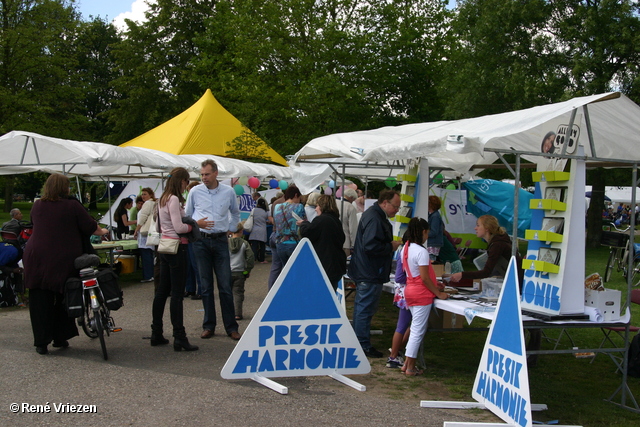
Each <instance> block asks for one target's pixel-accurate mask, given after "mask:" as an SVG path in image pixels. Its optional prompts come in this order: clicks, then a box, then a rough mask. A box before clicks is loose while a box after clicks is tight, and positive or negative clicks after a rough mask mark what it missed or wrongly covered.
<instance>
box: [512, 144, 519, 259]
mask: <svg viewBox="0 0 640 427" xmlns="http://www.w3.org/2000/svg"><path fill="white" fill-rule="evenodd" d="M515 181H516V182H515V185H514V190H513V191H515V193H514V194H513V230H512V231H513V244H512V245H511V256H516V253H517V252H518V209H519V205H520V203H519V202H520V201H519V197H520V154H516V169H515Z"/></svg>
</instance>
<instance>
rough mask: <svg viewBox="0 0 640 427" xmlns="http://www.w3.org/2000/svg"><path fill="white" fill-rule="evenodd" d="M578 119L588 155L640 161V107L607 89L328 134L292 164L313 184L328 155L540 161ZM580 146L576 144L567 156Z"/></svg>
mask: <svg viewBox="0 0 640 427" xmlns="http://www.w3.org/2000/svg"><path fill="white" fill-rule="evenodd" d="M571 123H573V125H574V126H573V129H574V135H573V136H574V137H579V140H580V143H581V144H584V146H585V155H586V157H587V159H588V160H604V161H616V162H626V163H633V162H635V161H638V162H640V151H637V150H634V148H635V147H638V146H640V107H639V106H638V105H636V104H635V103H634V102H633V101H631V100H630V99H629V98H627V97H626V96H624V95H622V94H620V93H606V94H601V95H593V96H585V97H578V98H573V99H571V100H569V101H565V102H560V103H556V104H549V105H543V106H539V107H533V108H528V109H525V110H519V111H512V112H508V113H503V114H494V115H489V116H482V117H475V118H471V119H463V120H454V121H440V122H431V123H416V124H410V125H404V126H396V127H384V128H380V129H373V130H367V131H358V132H349V133H340V134H333V135H327V136H323V137H319V138H316V139H313V140H312V141H310V142H309V143H308V144H306V145H305V146H304V147H303V148H302V149H300V150H299V151H298V152H297V153H296V154H295V155H294V157H293V159H292V162H291V165H292V166H294V167H295V168H294V176H295V178H296V183H297V184H298V186H299V187H301V188H302V187H304V189H305V190H306V189H307V186H311V185H313V184H314V183H315V182H317V181H318V180H320V178H321V177H320V176H318V175H317V174H318V173H319V172H320V173H324V174H326V175H325V176H324V177H323V178H324V179H328V178H329V176H330V175H331V173H332V172H333V171H332V169H331V168H330V167H325V168H324V169H321V168H318V167H316V166H314V167H312V168H310V167H309V166H308V165H307V166H305V165H304V163H305V162H318V161H320V160H321V159H322V160H324V161H329V160H330V161H331V162H332V163H334V164H349V165H352V164H354V163H355V164H358V163H359V164H360V165H361V166H362V167H364V166H365V165H367V166H369V167H370V166H371V165H387V164H390V163H392V162H403V161H406V160H407V159H413V158H427V159H428V161H429V166H430V167H431V168H436V169H440V168H442V169H451V170H453V171H456V172H457V173H458V174H464V173H466V172H468V171H470V170H471V169H472V168H473V167H474V166H475V165H479V164H485V165H486V164H491V163H493V162H494V161H495V160H496V159H498V158H499V154H498V152H499V151H502V152H507V151H512V152H514V153H516V152H519V153H521V154H522V157H523V158H525V159H527V160H532V161H535V158H536V156H540V153H541V143H542V140H543V138H544V137H545V135H546V134H547V133H548V132H550V131H553V132H555V133H557V134H558V137H566V135H562V131H563V130H564V131H566V129H567V128H568V127H569V124H571ZM576 131H577V132H578V134H575V132H576ZM573 149H575V145H574V146H573V147H572V148H570V149H569V150H567V152H566V153H565V154H567V155H571V154H573ZM555 154H556V156H554V157H557V156H558V153H555ZM361 171H362V170H361ZM354 175H357V174H355V173H354ZM316 185H317V184H316ZM303 192H304V191H303Z"/></svg>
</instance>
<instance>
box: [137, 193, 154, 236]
mask: <svg viewBox="0 0 640 427" xmlns="http://www.w3.org/2000/svg"><path fill="white" fill-rule="evenodd" d="M147 202H149V203H151V204H152V205H153V206H152V207H151V209H152V212H151V213H150V214H149V215H147V220H146V221H145V222H144V224H143V225H142V227H141V228H140V234H141V235H143V236H146V235H148V234H149V230H153V229H154V228H155V222H154V223H153V226H152V218H153V212H154V211H155V209H154V208H155V202H154V201H153V200H147ZM143 209H144V208H143Z"/></svg>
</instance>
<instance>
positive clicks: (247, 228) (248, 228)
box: [244, 210, 253, 233]
mask: <svg viewBox="0 0 640 427" xmlns="http://www.w3.org/2000/svg"><path fill="white" fill-rule="evenodd" d="M244 229H245V231H247V232H248V233H251V230H252V229H253V210H252V211H251V213H250V214H249V218H247V220H246V221H245V222H244Z"/></svg>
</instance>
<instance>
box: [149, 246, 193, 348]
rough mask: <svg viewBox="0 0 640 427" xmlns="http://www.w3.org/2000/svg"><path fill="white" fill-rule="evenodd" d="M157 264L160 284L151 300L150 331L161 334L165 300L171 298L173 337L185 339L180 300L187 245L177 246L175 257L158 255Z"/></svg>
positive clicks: (182, 293)
mask: <svg viewBox="0 0 640 427" xmlns="http://www.w3.org/2000/svg"><path fill="white" fill-rule="evenodd" d="M158 264H160V283H159V284H158V287H157V288H156V293H155V296H154V298H153V305H152V314H153V323H152V324H151V331H152V332H153V333H154V334H160V335H161V334H162V332H163V325H162V317H163V315H164V306H165V305H166V303H167V298H169V297H171V301H170V303H169V312H170V313H171V324H172V325H173V337H174V338H177V339H183V338H185V337H186V334H185V330H184V323H183V309H182V300H183V298H184V284H185V278H186V276H187V245H184V244H181V245H179V246H178V253H177V254H175V255H169V254H158Z"/></svg>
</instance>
